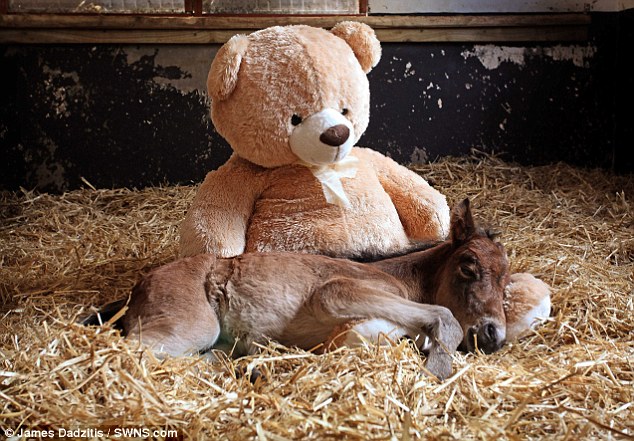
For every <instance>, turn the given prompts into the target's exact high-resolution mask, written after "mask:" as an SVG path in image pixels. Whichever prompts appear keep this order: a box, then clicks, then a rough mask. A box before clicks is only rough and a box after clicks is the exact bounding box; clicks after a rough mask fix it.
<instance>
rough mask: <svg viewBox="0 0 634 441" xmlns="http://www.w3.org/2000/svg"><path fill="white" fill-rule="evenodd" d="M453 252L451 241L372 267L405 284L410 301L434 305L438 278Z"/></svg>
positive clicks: (375, 263) (378, 262) (382, 261)
mask: <svg viewBox="0 0 634 441" xmlns="http://www.w3.org/2000/svg"><path fill="white" fill-rule="evenodd" d="M451 252H452V245H451V241H445V242H441V243H440V244H438V245H436V246H434V247H433V248H429V249H427V250H424V251H416V252H413V253H409V254H404V255H402V256H398V257H392V258H389V259H385V260H379V261H377V262H373V263H372V264H371V265H374V266H376V267H377V268H379V269H380V270H381V271H384V272H386V273H388V274H390V275H392V276H394V277H396V278H397V279H399V280H400V281H401V282H403V284H404V285H405V286H406V288H407V298H408V299H409V300H413V301H415V302H419V303H434V300H435V299H434V297H435V292H436V289H437V287H438V278H439V277H440V273H441V270H442V267H443V265H444V264H445V263H446V262H447V261H448V259H449V256H450V255H451Z"/></svg>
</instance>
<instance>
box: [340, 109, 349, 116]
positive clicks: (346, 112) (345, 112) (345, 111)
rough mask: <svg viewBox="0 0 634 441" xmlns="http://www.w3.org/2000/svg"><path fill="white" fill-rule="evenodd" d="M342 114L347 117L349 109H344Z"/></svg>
mask: <svg viewBox="0 0 634 441" xmlns="http://www.w3.org/2000/svg"><path fill="white" fill-rule="evenodd" d="M341 114H342V115H343V116H346V115H347V114H348V109H346V108H344V109H343V110H342V111H341Z"/></svg>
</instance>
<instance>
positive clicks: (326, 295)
mask: <svg viewBox="0 0 634 441" xmlns="http://www.w3.org/2000/svg"><path fill="white" fill-rule="evenodd" d="M310 304H311V307H312V310H313V313H314V314H315V315H316V316H317V317H318V318H319V319H320V320H321V321H323V322H328V321H333V322H335V323H336V322H340V321H342V320H345V321H348V320H354V319H372V318H380V319H384V320H387V321H389V322H392V323H394V324H396V325H398V326H400V327H403V328H405V329H408V330H410V329H411V330H416V331H420V332H422V333H424V334H426V335H428V336H429V337H430V339H431V340H432V343H431V349H430V352H429V356H428V357H427V365H426V366H427V369H428V370H429V371H430V372H431V373H432V374H434V375H436V376H437V377H438V378H441V379H443V378H446V377H448V376H449V375H450V374H451V356H450V355H449V353H450V352H453V351H455V350H456V348H457V347H458V345H459V344H460V342H461V341H462V337H463V334H462V328H461V327H460V324H459V323H458V321H457V320H456V319H455V318H454V316H453V314H452V313H451V311H449V310H448V309H447V308H444V307H442V306H437V305H425V304H420V303H416V302H412V301H410V300H407V299H404V298H403V297H400V296H398V295H395V294H392V293H390V292H388V291H385V290H382V289H380V288H377V284H376V283H375V282H365V281H360V280H356V279H346V278H338V279H333V280H331V281H329V282H327V283H326V284H324V285H323V286H322V287H320V288H319V289H318V290H317V291H316V292H315V293H314V294H313V295H312V297H311V300H310Z"/></svg>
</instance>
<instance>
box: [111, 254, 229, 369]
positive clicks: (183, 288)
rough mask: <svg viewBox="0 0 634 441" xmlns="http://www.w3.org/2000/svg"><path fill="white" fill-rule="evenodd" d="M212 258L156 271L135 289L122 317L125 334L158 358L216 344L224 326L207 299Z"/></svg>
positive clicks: (191, 261) (179, 262)
mask: <svg viewBox="0 0 634 441" xmlns="http://www.w3.org/2000/svg"><path fill="white" fill-rule="evenodd" d="M211 264H213V258H211V257H206V256H202V255H201V256H196V257H191V258H187V259H181V260H179V261H176V262H173V263H171V264H168V265H165V266H163V267H160V268H157V269H155V270H154V271H152V272H150V273H149V274H148V275H147V276H145V277H144V278H143V279H142V280H141V281H140V282H139V283H138V284H137V285H136V286H135V287H134V289H133V291H132V296H131V298H130V303H129V305H128V307H129V309H128V311H127V313H126V314H125V316H124V317H123V319H122V322H123V323H122V324H123V329H124V331H125V332H126V334H127V335H129V336H130V337H132V338H136V339H139V340H141V342H142V343H143V344H144V345H146V346H149V347H150V348H151V349H153V350H154V351H155V352H157V353H159V354H168V355H172V356H178V355H188V354H195V353H198V352H201V351H204V350H206V349H209V348H211V347H212V346H213V344H214V343H215V342H216V341H217V340H218V336H219V335H220V323H219V320H218V317H217V314H216V311H214V309H213V308H212V306H211V305H210V303H209V300H208V298H207V292H206V288H205V282H206V274H207V272H208V271H209V268H210V265H211Z"/></svg>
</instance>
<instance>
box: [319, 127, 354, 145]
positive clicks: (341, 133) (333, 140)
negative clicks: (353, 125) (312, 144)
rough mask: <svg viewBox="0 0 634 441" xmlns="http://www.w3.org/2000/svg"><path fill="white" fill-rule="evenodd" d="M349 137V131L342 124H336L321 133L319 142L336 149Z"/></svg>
mask: <svg viewBox="0 0 634 441" xmlns="http://www.w3.org/2000/svg"><path fill="white" fill-rule="evenodd" d="M349 136H350V129H349V128H348V127H346V126H344V125H343V124H337V125H336V126H332V127H330V128H329V129H328V130H326V131H325V132H324V133H322V134H321V136H320V137H319V140H320V141H321V142H323V143H324V144H327V145H331V146H333V147H336V146H340V145H341V144H343V143H344V142H346V141H347V140H348V137H349Z"/></svg>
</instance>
